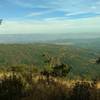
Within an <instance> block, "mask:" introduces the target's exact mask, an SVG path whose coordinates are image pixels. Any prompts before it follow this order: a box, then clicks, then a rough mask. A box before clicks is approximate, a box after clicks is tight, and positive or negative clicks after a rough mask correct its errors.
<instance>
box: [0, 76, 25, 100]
mask: <svg viewBox="0 0 100 100" xmlns="http://www.w3.org/2000/svg"><path fill="white" fill-rule="evenodd" d="M24 88H25V87H24V83H23V82H22V80H21V78H20V77H18V75H17V76H16V75H10V76H9V77H8V76H5V77H4V79H2V80H1V82H0V100H20V98H21V96H22V94H23V91H24Z"/></svg>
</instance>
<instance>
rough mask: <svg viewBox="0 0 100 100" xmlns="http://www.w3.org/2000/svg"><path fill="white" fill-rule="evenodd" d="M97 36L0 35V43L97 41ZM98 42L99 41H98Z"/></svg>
mask: <svg viewBox="0 0 100 100" xmlns="http://www.w3.org/2000/svg"><path fill="white" fill-rule="evenodd" d="M98 36H99V35H90V34H87V35H82V34H77V35H76V34H0V43H34V42H56V43H58V42H60V43H65V42H70V43H72V42H74V43H79V42H80V43H84V42H86V43H87V42H93V41H98V40H99V38H100V37H98ZM99 42H100V41H99Z"/></svg>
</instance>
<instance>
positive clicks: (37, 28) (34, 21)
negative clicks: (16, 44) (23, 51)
mask: <svg viewBox="0 0 100 100" xmlns="http://www.w3.org/2000/svg"><path fill="white" fill-rule="evenodd" d="M0 19H3V23H2V25H0V34H30V33H32V34H37V33H39V34H44V33H45V34H62V33H64V34H67V33H70V34H71V33H74V34H77V33H80V34H84V33H86V34H87V33H89V34H100V0H0Z"/></svg>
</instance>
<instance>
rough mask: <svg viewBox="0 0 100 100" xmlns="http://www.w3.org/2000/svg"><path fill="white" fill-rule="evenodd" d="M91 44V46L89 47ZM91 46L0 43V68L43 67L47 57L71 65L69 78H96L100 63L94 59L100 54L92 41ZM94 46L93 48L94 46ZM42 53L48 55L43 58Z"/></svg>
mask: <svg viewBox="0 0 100 100" xmlns="http://www.w3.org/2000/svg"><path fill="white" fill-rule="evenodd" d="M92 45H93V48H91V47H92ZM92 45H91V47H88V46H86V45H85V47H84V46H82V45H80V47H79V45H78V47H76V45H61V44H60V45H56V44H46V43H41V44H39V43H36V44H0V68H1V69H2V70H3V69H6V68H9V67H11V66H20V67H21V66H31V67H32V66H36V67H38V68H39V69H44V68H45V66H47V65H46V62H45V60H46V59H47V58H49V57H51V58H52V59H53V61H52V63H55V64H56V63H57V64H59V63H63V64H67V65H68V66H70V67H72V69H71V71H70V73H68V75H67V76H68V78H70V79H77V78H78V79H80V78H85V79H95V78H96V79H98V80H99V78H100V64H97V63H96V61H97V59H98V58H99V56H100V47H99V45H98V43H97V45H96V43H94V44H93V43H92ZM94 46H95V48H94ZM43 55H48V56H49V57H47V58H45V57H43Z"/></svg>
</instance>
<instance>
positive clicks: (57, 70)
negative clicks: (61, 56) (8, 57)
mask: <svg viewBox="0 0 100 100" xmlns="http://www.w3.org/2000/svg"><path fill="white" fill-rule="evenodd" d="M70 70H71V67H70V66H68V65H67V64H63V63H62V64H60V65H56V66H55V67H53V70H52V76H54V77H57V76H58V77H66V76H67V74H68V73H69V72H70Z"/></svg>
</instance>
